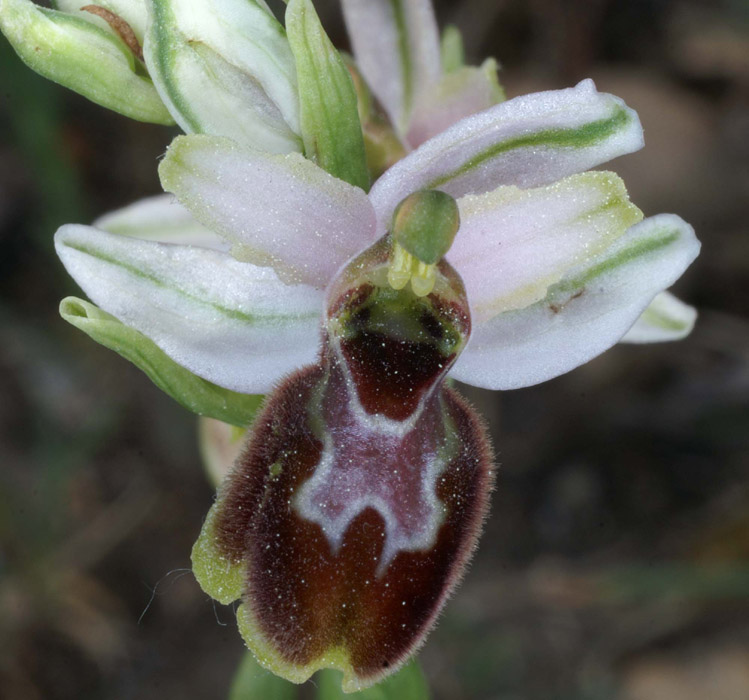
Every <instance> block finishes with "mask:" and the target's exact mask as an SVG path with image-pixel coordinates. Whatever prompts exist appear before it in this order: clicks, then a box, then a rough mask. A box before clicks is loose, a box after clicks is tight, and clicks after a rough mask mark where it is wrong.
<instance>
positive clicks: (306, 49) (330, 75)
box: [286, 0, 370, 191]
mask: <svg viewBox="0 0 749 700" xmlns="http://www.w3.org/2000/svg"><path fill="white" fill-rule="evenodd" d="M286 32H287V35H288V38H289V44H290V45H291V50H292V52H293V54H294V58H295V60H296V68H297V76H298V83H299V99H300V123H301V130H302V138H303V140H304V150H305V155H306V156H307V158H309V159H310V160H313V161H315V162H316V163H317V164H318V165H319V166H320V167H322V168H323V169H325V170H327V171H328V172H329V173H330V174H331V175H334V176H335V177H337V178H340V179H341V180H345V181H346V182H348V183H350V184H352V185H355V186H356V187H361V188H362V189H363V190H365V191H367V190H369V184H370V182H369V172H368V170H367V160H366V155H365V151H364V137H363V135H362V128H361V122H360V121H359V110H358V106H357V99H356V90H355V89H354V84H353V81H352V79H351V75H350V74H349V71H348V69H347V68H346V64H345V63H344V61H343V59H342V58H341V56H340V54H339V53H338V51H337V50H336V49H335V47H334V46H333V44H332V43H331V42H330V39H329V38H328V36H327V34H326V33H325V30H324V29H323V27H322V25H321V24H320V18H319V17H318V16H317V13H316V12H315V8H314V6H313V5H312V2H311V1H310V0H291V2H289V3H288V8H287V10H286Z"/></svg>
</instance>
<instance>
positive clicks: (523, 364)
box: [451, 214, 700, 389]
mask: <svg viewBox="0 0 749 700" xmlns="http://www.w3.org/2000/svg"><path fill="white" fill-rule="evenodd" d="M699 249H700V244H699V242H698V241H697V239H696V238H695V235H694V231H693V229H692V227H691V226H689V224H687V223H685V222H684V221H683V220H682V219H680V218H679V217H678V216H675V215H673V214H661V215H659V216H654V217H652V218H649V219H646V220H645V221H643V222H642V223H640V224H637V225H635V226H633V227H632V228H630V229H629V230H628V231H627V233H626V234H625V235H624V236H622V237H620V238H619V239H618V240H617V241H616V242H615V243H614V244H613V245H612V246H611V247H610V248H609V249H608V250H606V251H605V252H604V253H603V254H602V255H600V256H598V257H595V258H593V259H592V260H589V261H588V262H586V263H585V264H584V265H582V266H580V267H578V268H577V269H574V270H571V271H569V272H568V273H567V274H566V275H565V276H564V278H563V279H562V280H561V281H560V282H558V283H557V284H555V285H553V286H551V287H550V288H549V290H548V293H547V295H546V297H545V298H544V299H542V300H540V301H538V302H536V303H535V304H533V305H531V306H528V307H526V308H523V309H517V310H514V311H506V312H504V313H500V314H498V315H497V316H495V317H494V318H492V319H489V320H485V321H483V322H479V323H475V324H474V326H473V331H472V335H471V339H470V340H469V342H468V346H467V347H466V349H465V350H464V351H463V353H462V355H461V356H460V357H459V358H458V361H457V363H456V365H455V367H454V368H453V371H452V372H451V375H452V376H453V377H454V378H455V379H457V380H459V381H462V382H465V383H466V384H473V385H474V386H479V387H484V388H486V389H517V388H520V387H524V386H531V385H533V384H538V383H540V382H543V381H546V380H548V379H552V378H553V377H556V376H559V375H560V374H564V373H565V372H568V371H570V370H571V369H574V368H575V367H577V366H579V365H581V364H583V363H585V362H587V361H588V360H590V359H592V358H593V357H595V356H596V355H599V354H600V353H602V352H603V351H604V350H607V349H608V348H610V347H611V346H612V345H614V344H615V343H616V342H617V341H618V340H620V339H621V338H622V336H624V334H625V333H626V332H627V331H628V330H629V329H630V328H631V327H632V325H633V324H634V323H635V321H636V320H637V319H638V318H639V317H640V315H641V314H642V313H643V311H644V310H645V308H646V307H647V306H648V304H650V302H651V301H652V300H653V298H654V297H655V296H656V294H658V293H659V292H661V291H663V290H664V289H666V288H668V287H670V286H671V285H672V284H673V283H674V282H675V281H676V280H677V279H678V278H679V277H680V276H681V274H682V273H683V272H684V270H686V268H687V267H688V266H689V264H690V263H691V262H692V261H693V260H694V259H695V257H697V254H698V253H699Z"/></svg>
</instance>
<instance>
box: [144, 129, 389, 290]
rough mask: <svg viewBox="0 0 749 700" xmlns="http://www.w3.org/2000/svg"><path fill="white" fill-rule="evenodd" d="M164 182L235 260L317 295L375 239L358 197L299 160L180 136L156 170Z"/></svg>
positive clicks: (368, 210) (370, 216)
mask: <svg viewBox="0 0 749 700" xmlns="http://www.w3.org/2000/svg"><path fill="white" fill-rule="evenodd" d="M159 174H160V175H161V182H162V184H163V186H164V189H166V190H167V191H169V192H173V193H174V194H175V195H177V198H178V199H179V200H180V201H181V202H182V204H183V205H184V206H185V207H187V209H188V210H189V211H190V212H191V213H192V214H193V216H194V217H195V218H196V219H197V220H198V221H200V222H201V223H203V224H204V225H205V226H207V227H208V228H210V229H211V230H213V231H216V232H217V233H219V234H221V235H222V236H225V237H226V238H227V239H228V240H229V241H231V242H232V243H233V244H234V250H233V254H234V255H235V256H236V257H238V258H241V259H242V260H248V261H251V262H253V263H255V264H257V265H270V266H272V267H273V268H274V269H275V270H276V272H277V273H278V274H279V275H280V276H281V277H282V279H283V280H284V281H288V282H303V283H305V284H311V285H313V286H315V287H318V288H320V289H322V288H324V286H325V285H326V284H327V283H328V281H329V280H330V278H331V277H332V276H333V273H334V272H335V271H336V270H337V269H338V268H339V267H340V266H341V265H342V264H343V263H344V262H345V261H346V260H348V259H349V258H350V257H351V256H352V255H354V254H355V253H357V252H358V251H360V250H361V249H362V248H363V247H365V246H366V245H369V244H370V243H371V242H372V240H373V239H374V229H375V218H374V211H373V209H372V206H371V205H370V203H369V200H368V199H367V195H366V194H365V193H364V191H363V190H361V189H359V188H357V187H353V186H351V185H349V184H347V183H345V182H343V181H341V180H338V179H336V178H334V177H332V176H331V175H329V174H328V173H326V172H325V171H324V170H322V169H321V168H318V167H317V166H316V165H315V164H314V163H311V162H310V161H308V160H306V159H305V158H303V157H302V156H300V155H297V154H289V155H286V156H273V155H268V154H265V153H261V152H259V151H255V150H252V149H248V148H242V147H240V146H238V145H237V144H235V143H233V142H232V141H229V140H228V139H220V138H216V137H208V136H183V137H178V138H177V139H175V140H174V142H173V143H172V145H171V146H170V148H169V151H168V152H167V155H166V157H165V158H164V160H163V161H162V163H161V166H160V168H159Z"/></svg>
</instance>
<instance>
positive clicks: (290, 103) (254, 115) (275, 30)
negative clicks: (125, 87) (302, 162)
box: [143, 0, 302, 153]
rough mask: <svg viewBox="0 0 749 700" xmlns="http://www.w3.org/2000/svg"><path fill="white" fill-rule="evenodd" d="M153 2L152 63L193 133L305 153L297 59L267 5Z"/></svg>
mask: <svg viewBox="0 0 749 700" xmlns="http://www.w3.org/2000/svg"><path fill="white" fill-rule="evenodd" d="M148 1H149V5H150V7H151V18H152V19H151V22H150V24H149V28H148V31H147V32H146V38H145V45H144V47H143V51H144V55H145V60H146V65H147V66H148V70H149V72H150V74H151V76H152V78H153V81H154V83H155V85H156V89H157V90H158V91H159V94H160V95H161V97H162V98H163V100H164V102H165V103H166V104H167V105H168V107H169V110H170V111H171V112H172V114H173V115H174V118H175V119H176V120H177V123H178V124H179V125H180V126H181V127H182V128H183V129H184V130H185V131H186V132H188V133H203V134H212V135H216V136H227V137H229V138H232V139H234V140H235V141H237V142H238V143H241V144H245V145H249V146H253V147H255V148H260V149H262V150H264V151H271V152H276V153H288V152H291V151H301V150H302V141H301V138H300V136H299V134H300V127H299V97H298V94H297V80H296V68H295V65H294V57H293V56H292V53H291V50H290V48H289V44H288V41H287V39H286V33H285V31H284V29H283V27H282V26H281V25H280V24H279V22H278V21H277V20H276V18H275V17H274V16H273V14H272V13H271V12H270V10H269V9H268V7H267V5H266V4H265V3H264V2H263V1H262V0H205V1H200V2H198V1H197V0H148Z"/></svg>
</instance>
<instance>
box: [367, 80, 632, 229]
mask: <svg viewBox="0 0 749 700" xmlns="http://www.w3.org/2000/svg"><path fill="white" fill-rule="evenodd" d="M642 143H643V142H642V128H641V126H640V122H639V119H638V118H637V114H636V113H635V112H634V111H633V110H631V109H629V108H628V107H627V106H626V105H625V104H624V102H622V100H620V99H619V98H618V97H614V96H613V95H607V94H605V93H601V92H598V91H596V88H595V85H594V84H593V81H591V80H584V81H583V82H581V83H580V84H579V85H577V86H576V87H574V88H568V89H566V90H553V91H549V92H537V93H533V94H531V95H524V96H522V97H516V98H515V99H513V100H508V101H507V102H503V103H501V104H498V105H497V106H495V107H492V108H491V109H488V110H486V111H484V112H481V113H480V114H476V115H474V116H472V117H468V118H466V119H463V120H461V121H460V122H458V123H457V124H455V125H454V126H452V127H451V128H450V129H448V130H447V131H445V132H443V133H442V134H440V135H439V136H436V137H435V138H433V139H430V140H429V141H427V142H426V143H425V144H423V145H422V146H421V147H420V148H418V149H417V150H416V151H414V152H413V153H411V154H410V155H408V156H406V158H404V159H403V160H402V161H400V162H399V163H396V164H395V165H394V166H393V167H392V168H391V169H390V170H389V171H388V172H387V173H385V175H383V176H382V177H381V178H380V179H379V180H378V181H377V182H376V183H375V185H374V187H373V188H372V192H371V194H370V197H371V199H372V202H373V204H374V207H375V210H376V211H377V214H378V219H379V221H380V222H389V220H390V217H391V216H392V213H393V210H394V209H395V207H396V206H397V205H398V203H399V202H400V201H402V200H403V198H404V197H406V196H407V195H409V194H410V193H411V192H414V191H415V190H419V189H442V190H445V192H447V193H448V194H451V195H452V196H453V197H461V196H463V195H465V194H482V193H484V192H487V191H489V190H493V189H494V188H496V187H497V186H498V185H516V186H517V187H538V186H540V185H547V184H550V183H552V182H555V181H556V180H559V179H561V178H563V177H566V176H567V175H572V174H573V173H577V172H582V171H584V170H588V169H590V168H592V167H594V166H596V165H599V164H601V163H605V162H606V161H607V160H610V159H612V158H616V157H617V156H620V155H623V154H625V153H631V152H632V151H636V150H637V149H638V148H641V147H642ZM380 233H384V230H381V231H380Z"/></svg>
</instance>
